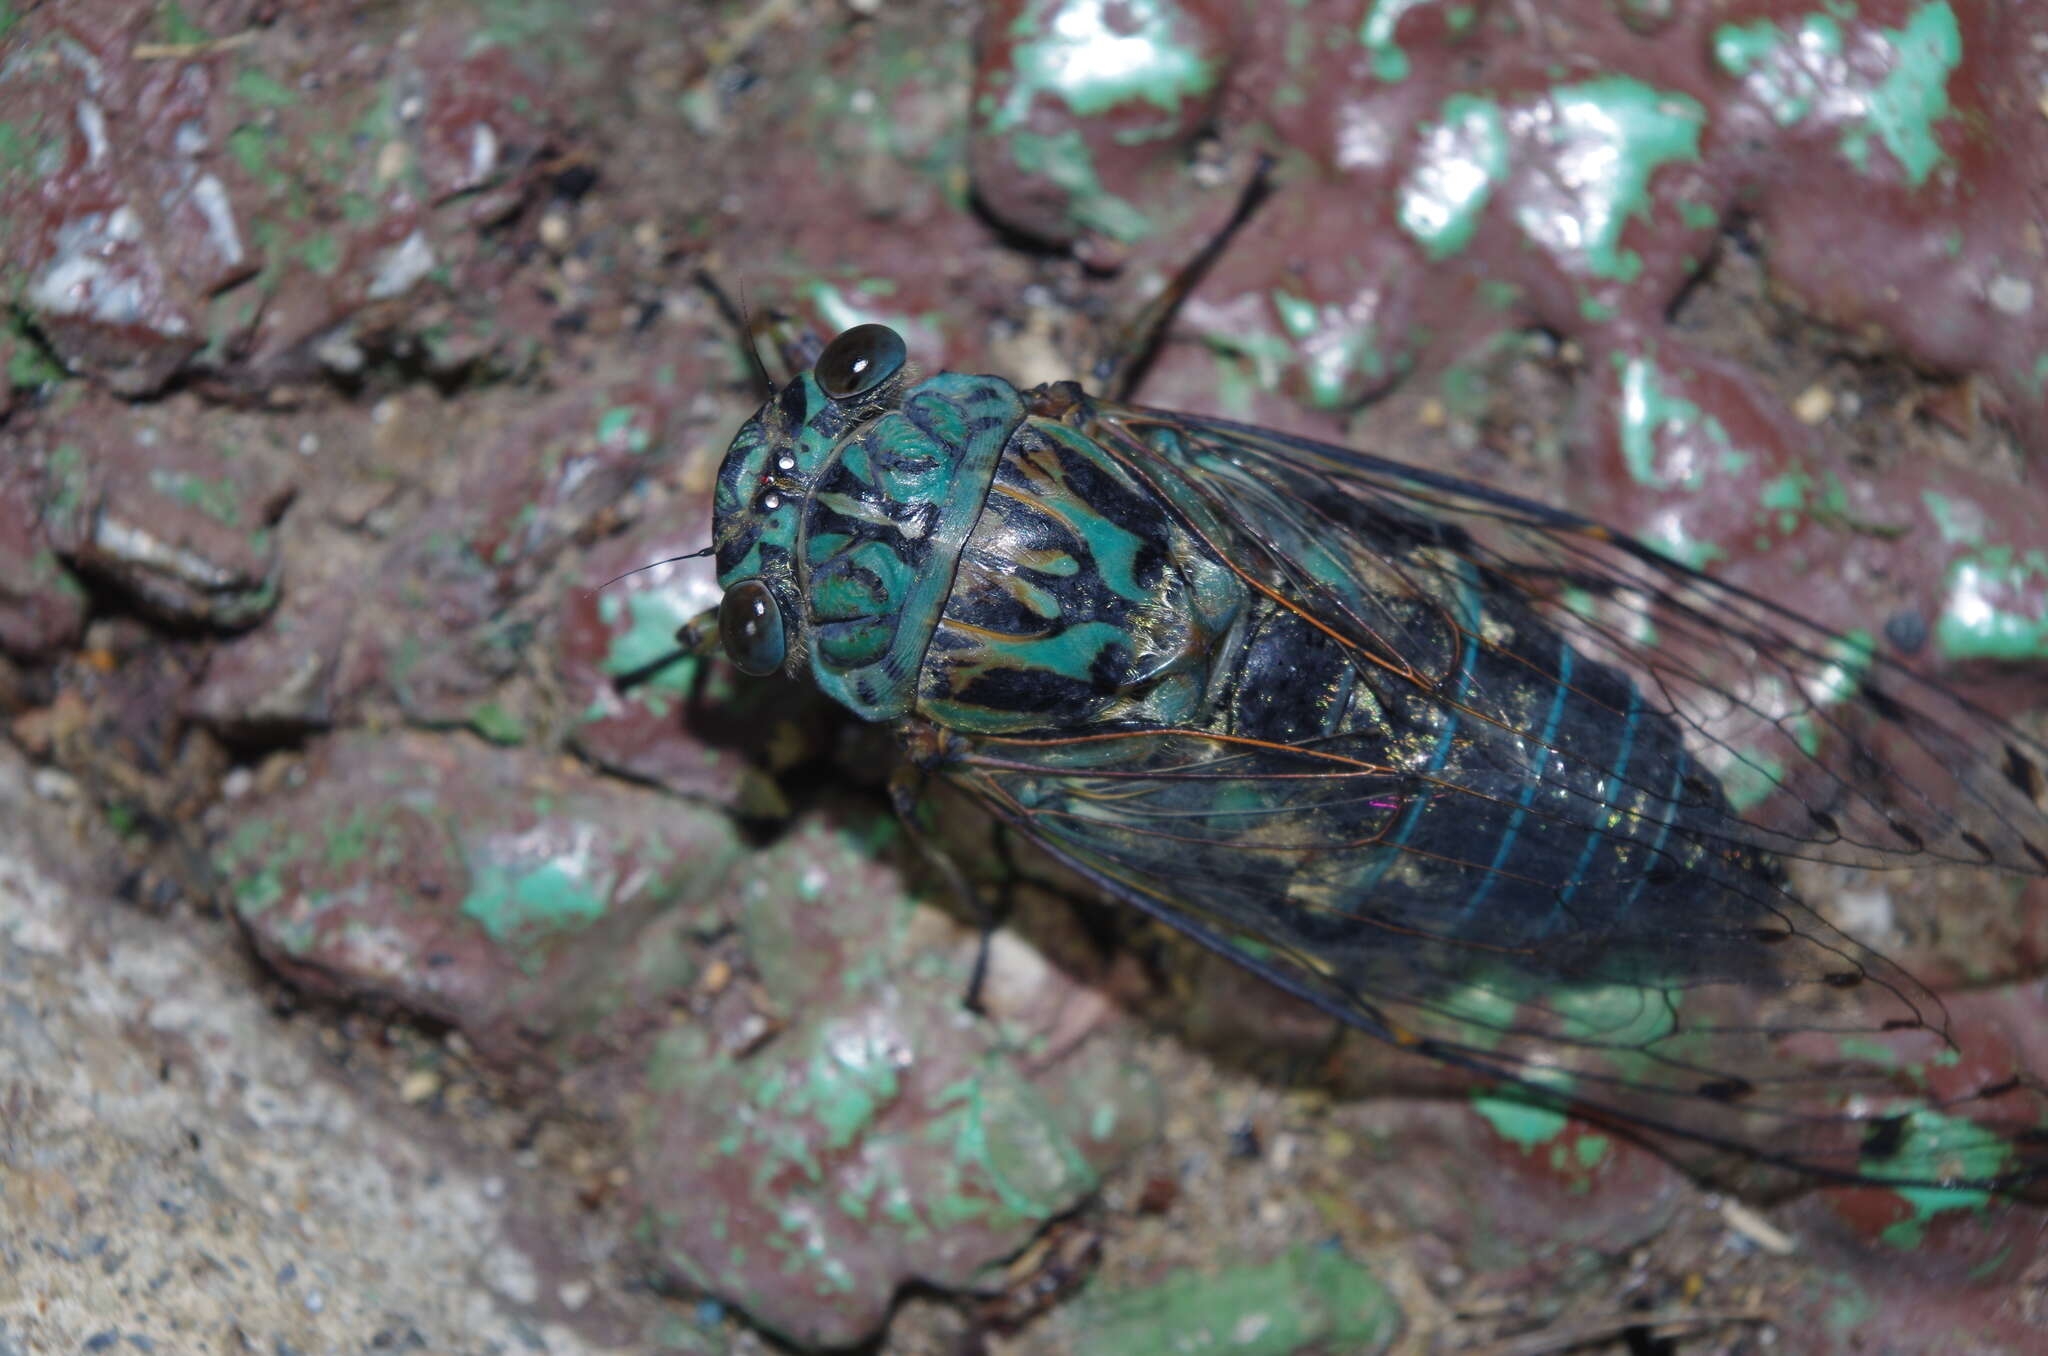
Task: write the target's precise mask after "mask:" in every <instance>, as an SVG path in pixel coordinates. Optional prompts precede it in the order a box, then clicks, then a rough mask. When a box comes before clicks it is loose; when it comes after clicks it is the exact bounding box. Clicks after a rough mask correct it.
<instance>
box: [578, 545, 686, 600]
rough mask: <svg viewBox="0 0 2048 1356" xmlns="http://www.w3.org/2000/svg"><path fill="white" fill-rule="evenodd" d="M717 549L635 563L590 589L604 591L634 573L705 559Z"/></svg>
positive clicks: (595, 591) (598, 591) (594, 591)
mask: <svg viewBox="0 0 2048 1356" xmlns="http://www.w3.org/2000/svg"><path fill="white" fill-rule="evenodd" d="M717 549H718V548H717V547H715V546H707V547H705V548H704V549H703V550H701V551H691V552H690V553H689V554H687V555H680V556H664V557H662V558H661V559H660V560H650V561H648V562H647V563H646V564H645V565H635V566H634V567H633V568H632V569H630V570H628V571H626V572H625V573H624V574H615V575H613V576H612V577H611V578H609V579H607V580H605V581H604V582H603V583H602V584H599V585H598V586H597V587H596V588H594V589H592V590H590V591H591V592H592V593H602V592H603V591H604V590H606V589H608V588H610V587H611V586H612V585H614V584H616V583H618V582H619V581H620V580H621V579H628V578H631V577H632V576H633V575H636V574H641V573H643V572H645V571H647V570H653V569H659V568H660V567H661V566H663V565H673V564H675V563H676V562H677V561H679V560H702V559H704V557H706V556H708V555H710V554H711V553H712V552H714V551H716V550H717Z"/></svg>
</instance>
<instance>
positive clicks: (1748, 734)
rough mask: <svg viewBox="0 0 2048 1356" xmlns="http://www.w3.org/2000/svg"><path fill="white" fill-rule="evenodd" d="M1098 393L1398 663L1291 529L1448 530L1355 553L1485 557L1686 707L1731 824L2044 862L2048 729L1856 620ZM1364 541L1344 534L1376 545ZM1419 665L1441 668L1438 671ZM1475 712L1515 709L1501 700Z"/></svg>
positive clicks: (1566, 524) (1506, 583) (1116, 432)
mask: <svg viewBox="0 0 2048 1356" xmlns="http://www.w3.org/2000/svg"><path fill="white" fill-rule="evenodd" d="M1095 412H1096V414H1097V415H1098V418H1097V420H1096V421H1095V425H1094V428H1095V431H1096V432H1097V434H1098V436H1101V437H1104V438H1105V439H1106V440H1108V441H1110V442H1112V443H1121V444H1124V445H1125V446H1126V447H1127V449H1128V450H1129V451H1131V452H1132V453H1133V454H1136V455H1140V456H1142V455H1144V454H1145V453H1146V452H1148V451H1152V450H1154V447H1153V445H1155V444H1162V443H1163V444H1164V445H1165V447H1166V448H1167V449H1168V450H1169V451H1170V452H1173V455H1171V456H1168V457H1162V458H1161V463H1162V464H1161V465H1160V466H1159V468H1158V470H1157V472H1156V473H1157V474H1169V475H1171V474H1176V473H1177V475H1178V479H1179V481H1180V483H1182V484H1185V485H1188V486H1189V487H1191V488H1192V489H1193V490H1195V491H1196V492H1198V493H1201V494H1202V495H1204V496H1205V498H1206V499H1207V500H1208V502H1209V503H1210V504H1211V506H1212V507H1213V509H1214V510H1215V511H1216V512H1217V513H1218V514H1219V515H1220V516H1222V517H1224V518H1225V519H1226V520H1227V521H1228V522H1229V523H1230V524H1231V526H1232V527H1233V528H1234V529H1235V531H1236V537H1235V539H1234V540H1233V541H1232V542H1231V543H1229V544H1228V549H1229V550H1230V551H1231V552H1233V553H1234V554H1235V555H1236V556H1238V557H1239V558H1240V559H1243V560H1244V562H1245V563H1246V564H1247V565H1249V566H1250V567H1251V568H1253V569H1255V570H1258V571H1260V572H1261V573H1263V574H1267V575H1270V576H1271V577H1273V578H1275V579H1276V580H1280V581H1284V585H1285V587H1287V588H1288V589H1289V590H1290V592H1291V593H1292V594H1293V595H1294V596H1295V597H1297V598H1298V599H1299V600H1300V601H1301V602H1302V604H1303V605H1304V606H1306V607H1308V608H1310V609H1312V610H1314V611H1316V612H1317V614H1318V615H1319V616H1320V617H1321V618H1322V619H1323V620H1324V621H1326V622H1327V623H1328V624H1329V625H1330V626H1331V627H1332V628H1333V629H1335V630H1337V631H1339V632H1340V633H1343V634H1344V635H1346V636H1347V638H1349V639H1350V640H1352V641H1353V642H1354V643H1356V644H1357V645H1358V646H1359V648H1360V651H1361V653H1362V654H1365V655H1367V656H1368V657H1369V658H1370V659H1371V660H1372V661H1373V662H1375V663H1380V662H1382V661H1384V660H1391V662H1392V665H1393V668H1392V669H1391V670H1389V671H1390V672H1394V671H1398V669H1399V667H1400V666H1401V665H1402V664H1403V663H1404V660H1403V658H1402V655H1403V654H1404V650H1403V642H1404V637H1403V635H1402V634H1400V632H1399V631H1398V629H1397V630H1396V631H1395V632H1394V633H1392V634H1389V633H1387V632H1386V631H1385V630H1382V629H1378V628H1380V627H1383V626H1386V625H1389V624H1391V623H1389V622H1388V621H1387V620H1386V619H1385V618H1384V615H1383V614H1382V615H1374V609H1373V608H1372V605H1371V604H1369V603H1368V604H1364V605H1363V606H1361V605H1360V604H1358V602H1357V600H1356V599H1355V598H1350V597H1346V596H1345V593H1346V589H1345V588H1344V587H1342V586H1341V585H1340V586H1339V587H1337V588H1331V587H1329V586H1328V585H1327V584H1326V583H1325V582H1324V581H1322V580H1319V579H1317V578H1316V577H1315V576H1314V574H1313V573H1312V572H1311V571H1310V570H1309V569H1307V568H1305V567H1304V566H1303V565H1302V564H1301V563H1300V559H1299V557H1298V556H1296V555H1295V554H1294V553H1292V552H1291V551H1290V549H1289V548H1290V547H1291V546H1293V545H1294V544H1295V542H1296V541H1297V540H1299V541H1308V542H1313V543H1317V544H1320V545H1322V546H1324V547H1325V548H1327V549H1329V550H1331V551H1341V550H1343V549H1344V548H1342V547H1340V546H1339V545H1338V544H1337V543H1338V542H1339V541H1344V540H1346V538H1347V534H1354V533H1355V531H1356V527H1355V525H1356V524H1357V523H1358V522H1360V521H1361V516H1360V515H1363V519H1362V520H1363V521H1365V522H1367V523H1369V524H1370V523H1373V522H1381V523H1400V524H1403V525H1404V526H1403V528H1402V529H1400V530H1406V531H1415V530H1418V528H1417V527H1416V526H1415V525H1424V526H1423V527H1421V528H1420V530H1427V531H1430V532H1432V533H1435V534H1438V535H1439V537H1440V539H1441V540H1442V541H1443V542H1444V543H1445V549H1444V550H1443V551H1441V552H1439V553H1437V554H1435V555H1433V556H1431V555H1427V554H1415V553H1410V555H1409V556H1407V557H1406V558H1405V559H1403V560H1402V561H1401V562H1400V564H1399V565H1398V566H1390V565H1388V564H1387V563H1386V562H1385V561H1384V560H1378V559H1375V560H1366V561H1356V560H1354V561H1352V562H1348V563H1347V568H1348V570H1349V573H1350V575H1351V579H1352V581H1353V583H1354V586H1357V587H1375V586H1377V587H1380V588H1384V587H1385V586H1386V584H1387V583H1388V581H1389V580H1390V579H1391V580H1393V581H1394V582H1395V587H1397V588H1406V589H1409V590H1412V591H1413V594H1414V595H1415V596H1421V597H1426V598H1431V599H1441V598H1443V597H1445V596H1446V595H1447V594H1448V593H1450V592H1451V591H1452V589H1453V587H1454V586H1455V585H1456V584H1457V582H1458V581H1457V580H1456V579H1454V578H1452V576H1454V575H1457V574H1459V573H1460V572H1466V571H1478V572H1481V573H1483V574H1484V575H1485V576H1486V582H1487V585H1488V587H1489V589H1491V590H1492V591H1493V593H1494V594H1495V595H1496V596H1499V597H1502V598H1513V599H1517V600H1518V601H1519V602H1520V603H1521V604H1523V605H1526V606H1527V607H1528V608H1529V610H1530V611H1531V612H1532V613H1533V614H1535V615H1537V616H1540V617H1541V618H1542V620H1543V621H1544V622H1545V623H1547V624H1548V625H1549V626H1551V627H1554V628H1556V629H1557V630H1558V631H1559V632H1560V633H1561V634H1562V635H1564V636H1565V638H1566V639H1568V640H1569V641H1570V643H1571V645H1572V648H1573V649H1574V650H1575V651H1576V652H1578V653H1579V654H1581V655H1583V656H1585V657H1587V658H1589V659H1592V660H1596V661H1599V662H1603V663H1606V664H1610V665H1614V666H1616V667H1618V668H1620V669H1621V670H1622V671H1624V672H1625V673H1627V674H1628V675H1629V676H1630V678H1631V679H1632V680H1633V682H1634V684H1635V686H1636V687H1637V689H1638V692H1639V695H1640V697H1641V699H1642V701H1643V702H1644V703H1645V704H1646V705H1648V706H1649V707H1651V708H1652V709H1656V710H1661V711H1662V712H1664V713H1665V714H1668V715H1670V716H1672V717H1673V718H1674V719H1676V720H1677V721H1678V722H1679V723H1680V725H1681V726H1682V728H1683V730H1684V733H1685V738H1686V742H1687V746H1688V748H1689V749H1690V750H1691V752H1692V753H1693V755H1694V756H1695V757H1696V758H1697V759H1698V760H1699V761H1700V763H1701V764H1702V765H1703V766H1705V767H1706V768H1707V770H1708V771H1710V772H1712V773H1713V774H1714V776H1715V778H1716V779H1717V780H1718V781H1719V782H1720V784H1721V786H1722V788H1723V790H1724V792H1725V793H1726V795H1727V796H1728V798H1729V800H1730V802H1731V804H1732V805H1733V806H1734V807H1735V808H1736V809H1737V810H1738V812H1739V814H1738V816H1737V817H1735V818H1732V819H1731V820H1730V821H1729V822H1728V823H1727V824H1726V825H1725V831H1726V833H1727V834H1728V836H1729V837H1730V839H1731V840H1733V841H1735V842H1739V843H1744V844H1750V845H1754V846H1756V847H1759V848H1762V849H1766V850H1768V851H1770V852H1772V853H1775V854H1778V855H1781V856H1793V857H1803V858H1809V859H1813V860H1819V861H1828V862H1836V863H1841V864H1845V865H1852V866H1864V867H1882V866H1888V865H1924V864H1927V863H1929V862H1932V861H1944V862H1955V863H1961V864H1965V865H1972V866H1977V865H1983V866H1994V867H1998V868H2001V869H2003V870H2007V871H2013V872H2021V873H2025V874H2030V875H2044V874H2048V748H2044V747H2043V746H2042V745H2041V743H2040V742H2038V741H2037V740H2035V739H2033V738H2031V737H2028V736H2027V735H2024V734H2022V733H2021V732H2020V731H2018V730H2016V729H2015V728H2013V727H2012V726H2011V725H2008V724H2006V723H2004V722H2002V721H2000V720H1998V719H1997V718H1995V717H1993V716H1991V715H1989V714H1987V713H1986V712H1984V711H1983V710H1981V709H1979V708H1978V707H1976V706H1974V705H1973V704H1971V703H1970V702H1968V701H1967V700H1965V699H1963V698H1962V697H1960V696H1958V695H1957V694H1955V693H1953V692H1951V691H1949V690H1948V689H1946V688H1944V687H1942V686H1940V685H1939V684H1936V683H1932V682H1929V681H1927V680H1926V679H1924V678H1921V677H1920V676H1919V675H1917V674H1915V673H1913V672H1912V671H1910V670H1908V669H1906V668H1904V667H1903V666H1901V665H1899V664H1897V663H1896V662H1894V661H1892V660H1890V659H1887V658H1885V657H1884V656H1882V655H1879V654H1877V653H1875V651H1874V646H1873V645H1872V643H1871V642H1870V641H1869V640H1868V639H1867V638H1865V637H1851V636H1843V635H1839V634H1836V633H1834V632H1831V631H1828V630H1825V629H1823V628H1821V627H1817V626H1814V625H1813V624H1811V623H1810V622H1807V621H1804V620H1802V619H1801V618H1799V617H1798V616H1796V615H1794V614H1793V613H1791V612H1789V611H1787V610H1786V609H1785V608H1783V607H1780V606H1778V605H1777V604H1774V603H1772V602H1770V601H1768V600H1766V599H1763V598H1760V597H1757V596H1755V595H1753V594H1750V593H1747V592H1745V591H1743V590H1741V589H1738V588H1734V587H1731V586H1729V585H1726V584H1722V583H1720V582H1718V581H1716V580H1714V579H1713V578H1711V577H1710V576H1707V575H1704V574H1702V573H1700V572H1699V571H1697V570H1693V569H1690V568H1688V567H1686V566H1683V565H1680V564H1678V563H1676V562H1674V561H1671V560H1669V559H1667V558H1666V557H1664V556H1662V555H1660V554H1658V553H1657V552H1656V551H1654V550H1652V549H1651V548H1649V547H1647V546H1645V545H1643V544H1642V543H1640V542H1638V541H1635V540H1634V539H1632V538H1628V537H1625V536H1622V535H1620V534H1617V533H1615V532H1613V531H1611V530H1610V529H1608V528H1605V527H1603V526H1602V525H1600V524H1598V523H1595V522H1592V521H1591V520H1589V519H1585V518H1581V517H1578V516H1577V515H1574V514H1569V513H1564V512H1562V511H1559V510H1556V509H1552V508H1549V507H1546V506H1544V505H1541V504H1537V503H1533V502H1531V501H1528V500H1524V499H1519V498H1517V497H1515V496H1512V495H1507V494H1503V493H1501V492H1498V491H1494V490H1490V489H1488V488H1486V487H1484V486H1480V485H1475V484H1472V483H1470V482H1466V481H1461V480H1458V479H1456V478H1454V477H1450V476H1445V475H1438V474H1432V473H1430V472H1427V471H1421V470H1417V469H1414V468H1410V467H1404V466H1401V465H1399V464H1397V463H1394V462H1390V461H1385V460H1382V459H1380V458H1377V457H1372V456H1368V455H1366V454H1364V453H1360V452H1354V451H1351V450H1349V449H1346V448H1341V447H1335V446H1332V445H1329V444H1323V443H1316V442H1311V441H1308V440H1306V439H1297V438H1291V437H1288V436H1286V435H1283V434H1278V433H1274V432H1272V431H1270V430H1265V429H1257V428H1252V427H1250V426H1247V425H1240V424H1234V423H1230V422H1228V421H1224V420H1217V419H1204V418H1200V417H1194V416H1183V415H1170V414H1166V413H1163V412H1160V411H1152V410H1140V409H1132V408H1129V407H1109V408H1101V407H1097V409H1096V411H1095ZM1175 449H1177V451H1175ZM1351 543H1352V545H1353V548H1354V549H1353V550H1352V552H1351V553H1352V554H1353V555H1355V554H1356V549H1355V548H1358V547H1362V548H1363V549H1365V550H1366V551H1368V552H1370V551H1371V549H1372V543H1371V542H1369V541H1367V542H1358V541H1356V540H1355V537H1353V538H1351ZM1432 576H1434V577H1432ZM1452 620H1453V621H1457V620H1460V619H1459V618H1457V617H1456V616H1455V614H1453V615H1452ZM1477 640H1478V643H1479V645H1480V646H1481V648H1482V649H1484V648H1485V647H1486V646H1487V645H1488V644H1489V643H1490V642H1489V640H1488V638H1487V637H1486V636H1484V635H1481V636H1479V637H1477ZM1412 678H1413V680H1414V681H1415V682H1418V683H1423V684H1435V685H1436V686H1437V687H1438V688H1439V689H1441V688H1442V687H1443V686H1444V681H1443V680H1444V675H1443V674H1441V673H1430V672H1426V671H1420V670H1417V671H1415V672H1413V673H1412ZM1473 714H1474V715H1475V716H1476V717H1478V718H1479V719H1482V720H1495V721H1498V720H1505V721H1507V722H1509V723H1510V724H1512V723H1513V721H1514V715H1513V712H1512V711H1510V710H1502V709H1498V708H1496V709H1487V710H1475V711H1474V712H1473ZM1623 714H1624V713H1622V712H1619V711H1617V712H1615V713H1614V715H1615V717H1616V719H1620V718H1621V717H1622V715H1623ZM1516 733H1518V734H1521V735H1524V736H1537V735H1540V730H1533V729H1518V730H1517V731H1516ZM1560 756H1563V757H1567V758H1568V757H1569V756H1570V754H1569V751H1568V750H1566V751H1560Z"/></svg>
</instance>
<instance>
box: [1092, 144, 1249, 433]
mask: <svg viewBox="0 0 2048 1356" xmlns="http://www.w3.org/2000/svg"><path fill="white" fill-rule="evenodd" d="M1273 163H1274V162H1273V157H1272V156H1270V155H1266V154H1264V153H1263V152H1262V153H1261V154H1260V155H1259V158H1258V163H1257V164H1256V165H1254V166H1253V167H1252V172H1251V177H1250V178H1248V179H1247V180H1246V181H1245V186H1244V190H1243V192H1241V193H1240V194H1239V195H1238V199H1237V206H1236V208H1234V209H1233V210H1232V211H1231V214H1230V219H1229V220H1228V221H1226V222H1224V223H1223V225H1222V226H1221V227H1220V228H1219V229H1218V230H1217V232H1216V234H1215V235H1213V236H1211V237H1210V238H1209V242H1208V243H1207V244H1205V245H1203V246H1202V248H1201V249H1199V250H1197V251H1196V252H1195V255H1194V257H1193V258H1192V259H1189V260H1188V261H1187V262H1186V263H1185V264H1182V265H1181V267H1180V271H1179V272H1178V273H1175V274H1174V276H1173V280H1172V281H1171V282H1169V283H1167V285H1166V286H1165V287H1164V288H1163V289H1161V290H1160V293H1159V295H1158V296H1156V297H1154V298H1152V300H1150V301H1148V302H1146V303H1145V307H1144V309H1143V310H1141V311H1139V312H1138V314H1137V315H1136V317H1134V318H1133V319H1132V321H1131V323H1130V324H1129V325H1127V326H1125V327H1124V331H1123V333H1122V334H1121V335H1119V336H1118V338H1117V342H1116V346H1115V347H1114V348H1113V349H1112V350H1111V351H1110V352H1108V353H1106V354H1104V355H1103V356H1102V357H1101V358H1099V359H1097V360H1096V363H1095V366H1094V368H1093V369H1092V370H1091V372H1090V373H1089V375H1090V376H1091V377H1092V378H1093V379H1094V380H1093V382H1092V385H1093V387H1094V389H1095V390H1097V391H1100V392H1101V393H1102V394H1104V395H1106V396H1107V397H1109V399H1111V400H1128V399H1129V398H1130V395H1131V392H1133V391H1134V390H1136V389H1137V386H1138V383H1139V382H1140V381H1142V380H1144V378H1145V371H1146V369H1147V368H1149V367H1151V366H1152V359H1153V357H1154V355H1156V354H1157V353H1158V351H1159V345H1160V343H1161V342H1162V341H1163V340H1164V339H1165V337H1166V327H1167V326H1168V325H1169V324H1171V323H1172V321H1173V318H1174V316H1175V315H1177V314H1179V312H1180V308H1181V303H1182V302H1184V301H1186V300H1187V299H1188V295H1189V294H1190V293H1191V292H1193V291H1194V290H1195V288H1196V287H1197V286H1198V285H1200V283H1201V281H1202V279H1203V278H1204V277H1205V276H1206V275H1207V274H1208V272H1209V269H1210V266H1211V265H1213V264H1214V263H1215V262H1216V260H1217V258H1218V257H1220V256H1221V255H1222V253H1223V251H1224V250H1225V249H1226V248H1228V247H1229V245H1230V241H1231V239H1232V237H1234V236H1235V235H1236V234H1237V233H1238V231H1239V230H1240V229H1242V228H1243V226H1244V224H1245V223H1246V222H1247V221H1250V220H1251V218H1252V213H1254V212H1256V211H1258V210H1259V204H1260V203H1262V202H1264V201H1265V200H1266V198H1267V196H1268V195H1269V194H1270V193H1272V191H1273Z"/></svg>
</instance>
